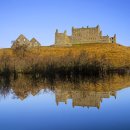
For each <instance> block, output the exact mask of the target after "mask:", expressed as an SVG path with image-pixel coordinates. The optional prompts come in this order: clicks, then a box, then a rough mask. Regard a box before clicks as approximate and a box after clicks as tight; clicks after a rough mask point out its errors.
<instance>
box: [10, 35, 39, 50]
mask: <svg viewBox="0 0 130 130" xmlns="http://www.w3.org/2000/svg"><path fill="white" fill-rule="evenodd" d="M22 45H26V46H27V47H28V48H32V47H38V46H41V44H40V43H39V42H38V41H37V40H36V39H35V38H32V39H31V40H30V41H29V40H28V39H27V38H26V37H25V36H24V35H22V34H21V35H20V36H19V37H18V38H17V39H16V40H15V41H13V42H12V47H11V48H15V47H17V46H22Z"/></svg>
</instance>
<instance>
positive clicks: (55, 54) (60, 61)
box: [0, 43, 130, 71]
mask: <svg viewBox="0 0 130 130" xmlns="http://www.w3.org/2000/svg"><path fill="white" fill-rule="evenodd" d="M82 52H83V53H82ZM81 53H82V55H81ZM3 56H5V57H9V60H8V61H9V62H10V65H9V66H10V67H11V68H13V66H14V64H15V68H16V69H17V70H19V71H23V70H31V69H32V68H33V69H36V68H38V67H39V71H40V69H43V68H47V67H48V65H50V64H51V65H52V64H53V65H54V66H55V67H56V68H57V67H58V68H62V69H63V67H66V68H67V67H70V66H71V67H73V66H74V65H75V61H76V62H78V60H79V58H81V60H83V61H81V60H80V65H83V66H84V65H86V63H87V62H92V63H95V60H96V62H98V61H99V62H100V63H99V66H100V65H101V64H102V63H103V64H104V63H105V65H107V64H108V65H110V66H111V67H113V68H130V58H129V57H130V48H129V47H125V46H122V45H119V44H110V43H109V44H84V45H80V44H79V45H73V46H72V47H39V48H33V49H30V50H28V51H27V52H26V54H25V57H22V58H20V57H19V56H17V55H16V54H15V53H14V52H13V50H12V49H10V48H8V49H0V62H1V65H0V68H2V67H1V66H2V65H3V66H4V65H5V64H6V63H5V61H4V60H3V59H5V60H6V59H8V58H2V57H3ZM86 56H87V57H86ZM88 57H89V58H88ZM88 59H89V60H88ZM85 60H88V61H85ZM104 60H105V62H104ZM3 61H4V62H3ZM71 61H72V62H73V63H71V65H70V66H69V63H70V62H71ZM93 61H94V62H93ZM106 61H107V62H106ZM81 62H82V63H83V64H82V63H81ZM55 67H53V69H54V68H55ZM93 68H95V67H94V66H93Z"/></svg>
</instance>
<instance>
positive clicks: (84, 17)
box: [0, 0, 130, 48]
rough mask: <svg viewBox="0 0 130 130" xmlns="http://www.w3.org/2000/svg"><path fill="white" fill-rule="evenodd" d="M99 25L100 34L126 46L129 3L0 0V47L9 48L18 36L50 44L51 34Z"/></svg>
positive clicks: (111, 0) (129, 39)
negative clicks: (73, 28)
mask: <svg viewBox="0 0 130 130" xmlns="http://www.w3.org/2000/svg"><path fill="white" fill-rule="evenodd" d="M98 24H99V25H100V27H101V29H102V31H103V35H107V34H108V35H110V36H113V35H114V34H115V33H116V34H117V42H118V43H121V44H123V45H127V46H130V0H0V48H2V47H10V46H11V41H12V40H15V39H16V38H17V37H18V36H19V35H20V34H24V35H25V36H26V37H27V38H28V39H31V38H32V37H35V38H36V39H38V40H39V41H40V43H41V44H42V45H50V44H53V43H54V33H55V30H56V29H57V28H58V29H59V31H61V32H62V31H64V30H65V29H66V30H67V31H68V34H69V35H71V28H72V26H74V27H82V26H84V27H85V26H88V25H89V26H96V25H98Z"/></svg>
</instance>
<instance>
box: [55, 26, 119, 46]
mask: <svg viewBox="0 0 130 130" xmlns="http://www.w3.org/2000/svg"><path fill="white" fill-rule="evenodd" d="M85 43H116V34H115V35H114V36H113V37H109V36H108V35H107V36H103V35H102V31H101V30H100V27H99V26H96V27H92V28H89V27H86V28H84V27H82V28H74V27H72V36H68V35H67V31H64V33H59V32H58V30H56V32H55V45H61V46H62V45H63V46H64V45H70V46H71V45H72V44H85Z"/></svg>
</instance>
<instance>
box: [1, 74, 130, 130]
mask: <svg viewBox="0 0 130 130" xmlns="http://www.w3.org/2000/svg"><path fill="white" fill-rule="evenodd" d="M129 86H130V76H128V75H126V76H117V75H115V76H113V77H111V78H110V77H109V78H106V79H99V80H98V81H95V80H93V81H90V80H85V81H82V82H76V83H74V82H70V81H56V82H49V81H48V80H39V81H34V80H32V79H30V78H27V77H24V76H20V77H19V78H18V79H16V80H12V79H10V80H9V79H3V78H1V79H0V130H116V129H117V130H126V129H128V130H130V88H129Z"/></svg>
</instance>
